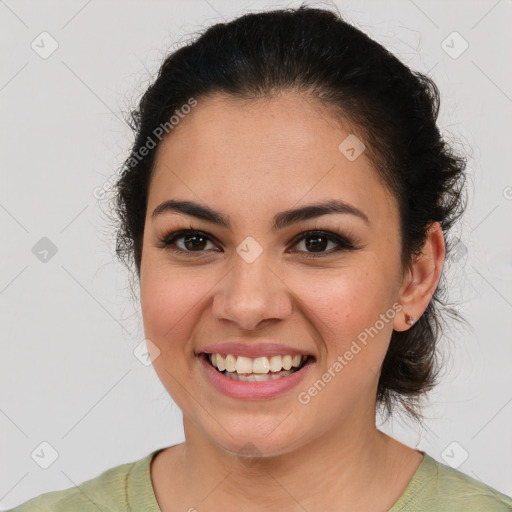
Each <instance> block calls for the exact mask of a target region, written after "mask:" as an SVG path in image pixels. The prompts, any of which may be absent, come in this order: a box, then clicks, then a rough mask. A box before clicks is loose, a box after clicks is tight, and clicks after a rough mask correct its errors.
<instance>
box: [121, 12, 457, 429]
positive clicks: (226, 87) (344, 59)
mask: <svg viewBox="0 0 512 512" xmlns="http://www.w3.org/2000/svg"><path fill="white" fill-rule="evenodd" d="M281 91H285V92H286V91H292V92H297V93H304V94H307V95H308V96H309V97H311V96H313V97H315V98H317V99H318V100H320V101H321V102H323V103H324V104H325V105H326V106H327V107H328V108H330V109H331V111H332V112H333V113H334V114H337V115H339V116H340V118H341V119H344V120H346V121H348V122H349V123H350V124H351V125H353V126H354V127H355V129H356V130H358V131H359V134H360V136H361V138H362V139H363V140H364V141H365V144H366V147H367V152H368V153H367V154H368V156H369V157H370V158H371V159H372V161H373V163H374V166H375V169H376V172H377V173H378V175H379V176H380V177H381V179H382V181H383V183H384V184H385V185H386V186H387V187H388V188H389V190H390V191H392V193H393V194H394V196H395V197H396V198H397V201H398V204H399V211H400V212H399V213H400V219H401V240H402V246H401V257H402V262H403V267H404V268H407V267H408V266H409V265H410V264H411V261H412V257H413V256H414V255H415V254H418V253H419V252H420V251H421V248H422V246H423V244H424V241H425V236H426V231H427V229H428V227H429V225H430V224H431V223H432V222H435V221H439V222H440V224H441V227H442V228H443V232H444V234H445V240H446V242H447V248H448V250H449V244H448V239H447V238H446V234H447V232H448V230H449V229H450V227H451V226H452V224H453V223H454V222H455V220H456V219H457V218H458V217H459V216H460V214H461V213H462V212H463V210H464V206H465V201H464V200H463V196H464V194H463V191H464V169H465V159H464V158H463V157H460V156H457V155H456V154H455V152H454V151H453V149H452V148H451V147H450V145H449V144H448V143H447V142H446V141H445V140H443V138H442V136H441V135H440V132H439V130H438V127H437V125H436V122H437V116H438V111H439V91H438V89H437V87H436V85H435V83H434V82H433V81H432V80H431V79H430V78H428V77H427V76H425V75H423V74H421V73H419V72H415V71H412V70H410V69H409V68H408V67H407V66H405V65H404V64H403V63H402V62H400V61H399V60H398V59H397V58H396V57H394V56H393V55H392V54H391V53H390V52H388V51H387V50H386V49H385V48H384V47H382V46H381V45H380V44H378V43H377V42H375V41H374V40H372V39H371V38H370V37H368V36H367V35H366V34H364V33H363V32H362V31H360V30H359V29H357V28H355V27H354V26H353V25H351V24H349V23H347V22H345V21H344V20H343V19H342V18H341V16H340V15H339V14H337V13H335V12H331V11H330V10H324V9H319V8H310V7H307V6H304V5H302V6H301V7H299V8H295V9H281V10H274V11H269V12H261V13H251V14H246V15H243V16H241V17H239V18H237V19H234V20H233V21H230V22H229V23H219V24H216V25H214V26H212V27H210V28H208V29H207V30H206V31H204V33H203V34H202V35H200V36H198V37H197V38H196V39H195V40H194V41H192V42H190V43H189V44H187V45H185V46H183V47H181V48H180V49H178V50H177V51H175V52H174V53H172V54H170V55H169V56H167V58H165V60H164V62H163V63H162V65H161V67H160V70H159V73H158V76H157V78H156V79H155V80H154V82H153V83H152V84H151V85H150V87H149V88H148V89H147V91H146V92H145V94H144V95H143V97H142V99H141V100H140V103H139V105H138V108H137V109H136V110H134V111H133V112H132V113H131V125H132V128H133V130H134V132H135V142H134V144H133V147H132V150H131V154H130V156H129V157H128V158H127V159H126V162H125V164H124V166H123V168H122V170H121V174H120V177H119V179H118V181H117V183H116V185H115V187H114V193H115V196H114V202H115V206H114V208H115V212H116V216H117V219H118V221H119V229H118V231H117V243H116V252H117V255H118V256H119V258H120V259H121V260H122V261H123V262H124V263H125V264H126V265H127V266H128V267H129V268H130V267H132V265H133V263H135V267H136V270H137V275H138V276H139V277H140V263H141V255H142V240H143V232H144V222H145V216H146V209H147V196H148V190H149V184H150V180H151V174H152V170H153V164H154V159H155V153H156V149H151V150H150V151H149V152H148V151H141V149H143V148H144V147H146V148H147V147H149V145H148V142H149V140H150V139H151V140H152V141H153V144H152V145H154V146H157V145H158V143H159V141H160V138H159V136H157V135H158V134H159V135H161V131H162V130H161V128H160V129H159V127H166V129H165V132H166V133H165V134H164V135H167V133H169V136H171V137H172V123H170V121H169V120H170V119H171V118H172V116H173V115H174V116H180V112H181V111H182V109H183V106H184V105H187V104H190V99H191V98H193V99H194V100H195V101H199V102H200V100H201V98H205V97H206V96H207V95H208V94H211V93H215V92H222V93H225V94H227V95H230V96H232V97H237V98H244V99H257V98H265V97H271V96H273V95H274V94H276V93H279V92H281ZM141 153H144V155H141ZM442 284H443V276H442V278H441V281H440V284H439V286H438V288H437V289H436V292H435V294H434V296H433V297H432V300H431V302H430V304H429V305H428V307H427V309H426V311H425V312H424V314H423V315H422V316H421V318H420V319H419V320H418V322H417V323H416V324H415V325H414V326H413V327H411V328H410V329H409V330H407V331H404V332H396V331H393V334H392V337H391V342H390V346H389V350H388V352H387V354H386V357H385V359H384V362H383V366H382V373H381V376H380V380H379V385H378V396H377V399H378V403H379V404H380V405H381V406H383V407H384V410H385V411H387V412H388V413H390V412H391V410H392V405H393V404H395V403H397V402H398V403H400V404H401V405H402V406H403V407H404V408H405V410H406V411H407V412H408V413H410V414H411V415H412V416H413V417H415V418H417V419H418V418H420V412H419V398H420V397H421V396H422V395H423V394H424V393H425V392H426V391H428V390H429V389H430V388H431V387H432V386H433V385H434V384H435V381H436V377H437V373H438V369H439V368H438V364H437V357H436V356H437V350H436V345H437V342H438V339H439V336H440V332H441V331H440V327H441V321H442V317H441V315H440V311H439V309H440V307H441V306H443V307H445V306H446V304H445V303H444V302H443V300H442V299H441V296H442V294H443V293H444V292H443V287H442ZM445 310H446V311H448V308H446V307H445ZM449 313H450V314H451V315H452V316H457V313H456V312H455V311H454V310H449Z"/></svg>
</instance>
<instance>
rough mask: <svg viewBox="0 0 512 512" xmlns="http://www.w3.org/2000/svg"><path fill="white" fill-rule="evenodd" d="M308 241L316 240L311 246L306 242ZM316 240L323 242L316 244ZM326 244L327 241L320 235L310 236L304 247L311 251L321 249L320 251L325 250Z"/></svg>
mask: <svg viewBox="0 0 512 512" xmlns="http://www.w3.org/2000/svg"><path fill="white" fill-rule="evenodd" d="M308 240H316V242H315V243H313V244H311V243H308V242H307V241H308ZM318 240H323V241H324V242H323V243H322V242H320V243H318ZM326 244H327V239H326V238H325V237H324V236H322V235H317V236H310V237H308V238H307V239H306V247H307V248H308V249H311V248H312V249H321V250H322V249H325V247H326Z"/></svg>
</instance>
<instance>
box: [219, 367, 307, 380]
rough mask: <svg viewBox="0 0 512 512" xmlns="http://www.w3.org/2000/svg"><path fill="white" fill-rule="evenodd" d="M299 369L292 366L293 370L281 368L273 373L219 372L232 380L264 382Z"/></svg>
mask: <svg viewBox="0 0 512 512" xmlns="http://www.w3.org/2000/svg"><path fill="white" fill-rule="evenodd" d="M297 370H299V368H294V369H293V370H282V371H280V372H273V373H252V374H245V375H243V374H240V373H237V372H228V371H223V372H221V373H222V374H223V375H225V376H226V377H228V378H229V379H232V380H241V381H243V382H265V381H267V380H275V379H280V378H281V377H286V376H287V375H290V374H292V373H294V372H296V371H297Z"/></svg>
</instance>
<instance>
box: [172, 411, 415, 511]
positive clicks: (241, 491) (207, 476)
mask: <svg viewBox="0 0 512 512" xmlns="http://www.w3.org/2000/svg"><path fill="white" fill-rule="evenodd" d="M374 410H375V409H373V411H374ZM373 411H371V417H369V414H367V415H366V416H364V417H360V420H359V421H358V422H356V423H355V422H354V420H353V419H351V420H350V421H346V422H345V423H344V424H342V425H340V426H339V427H338V428H337V429H336V430H334V431H329V432H325V433H324V434H323V435H321V436H320V437H318V438H316V439H312V440H310V441H309V442H307V443H305V444H303V445H302V446H301V448H300V449H298V450H295V451H291V452H289V453H286V454H282V455H277V456H268V457H258V458H249V459H247V458H241V457H240V456H238V455H237V454H232V453H229V452H227V451H225V450H223V449H222V448H220V447H219V446H217V445H216V444H214V443H213V442H212V441H211V440H210V439H209V438H207V437H205V436H204V434H203V432H202V431H200V430H198V429H197V428H196V427H195V426H194V425H193V424H192V423H191V422H189V421H187V420H186V419H185V420H184V426H185V437H186V442H185V443H184V444H183V445H179V446H180V448H181V451H180V453H179V456H178V457H177V458H176V459H175V460H176V466H175V467H176V468H179V470H177V471H176V472H174V473H175V474H176V475H178V474H179V477H178V478H179V479H180V483H181V485H180V486H179V487H181V488H186V489H188V491H187V492H188V495H189V496H195V497H198V498H196V499H195V504H196V505H197V506H198V507H200V505H204V506H207V507H208V508H211V509H213V510H224V511H225V512H229V511H231V510H237V511H238V510H240V509H242V510H247V511H252V510H261V509H262V508H263V507H264V508H265V509H266V510H268V511H269V512H270V511H274V510H276V511H277V510H282V509H283V508H285V509H287V508H290V503H291V502H294V503H295V504H296V505H297V504H300V505H301V506H302V507H304V508H305V509H306V510H326V509H329V508H332V503H333V502H335V503H336V504H337V510H347V511H348V510H350V511H353V510H359V509H361V510H363V509H364V510H372V509H373V510H381V509H382V510H387V509H384V508H383V505H385V504H387V505H388V508H389V507H391V506H392V505H393V503H394V502H395V501H396V500H397V499H398V497H399V495H400V494H401V492H402V491H403V489H404V488H405V486H406V484H407V482H408V481H409V480H410V478H411V477H412V474H413V473H414V471H415V470H416V468H417V467H418V465H419V463H420V462H421V456H420V454H419V453H418V452H415V451H414V450H412V449H410V448H407V447H405V446H404V445H402V444H401V443H398V442H397V441H395V440H393V439H392V438H390V437H388V436H387V435H385V434H383V433H382V432H380V431H378V430H377V428H376V426H375V415H374V413H373ZM390 483H391V485H390ZM369 489H371V490H372V492H371V493H369V492H368V490H369ZM198 499H199V500H203V501H202V502H201V501H198ZM188 503H189V505H188V506H189V507H190V501H188ZM297 506H298V505H297ZM221 507H222V508H221Z"/></svg>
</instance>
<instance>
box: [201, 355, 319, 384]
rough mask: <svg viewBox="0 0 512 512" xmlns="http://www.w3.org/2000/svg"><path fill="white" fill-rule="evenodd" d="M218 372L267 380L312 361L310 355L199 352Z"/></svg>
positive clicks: (237, 378)
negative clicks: (252, 356)
mask: <svg viewBox="0 0 512 512" xmlns="http://www.w3.org/2000/svg"><path fill="white" fill-rule="evenodd" d="M199 355H200V357H202V358H203V359H204V360H205V361H206V363H207V364H209V365H210V366H211V367H212V368H214V369H215V370H216V371H217V372H218V373H220V374H222V375H223V376H224V377H227V378H229V379H231V380H235V381H240V382H267V381H270V380H279V379H283V378H285V377H288V376H290V375H292V374H294V373H297V372H300V371H301V370H302V369H303V368H304V367H305V366H307V365H310V364H312V363H314V361H315V357H314V356H311V355H300V354H295V355H289V354H285V355H273V356H268V357H256V358H250V357H245V356H237V355H233V354H219V353H217V354H209V353H207V352H202V353H201V354H199Z"/></svg>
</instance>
